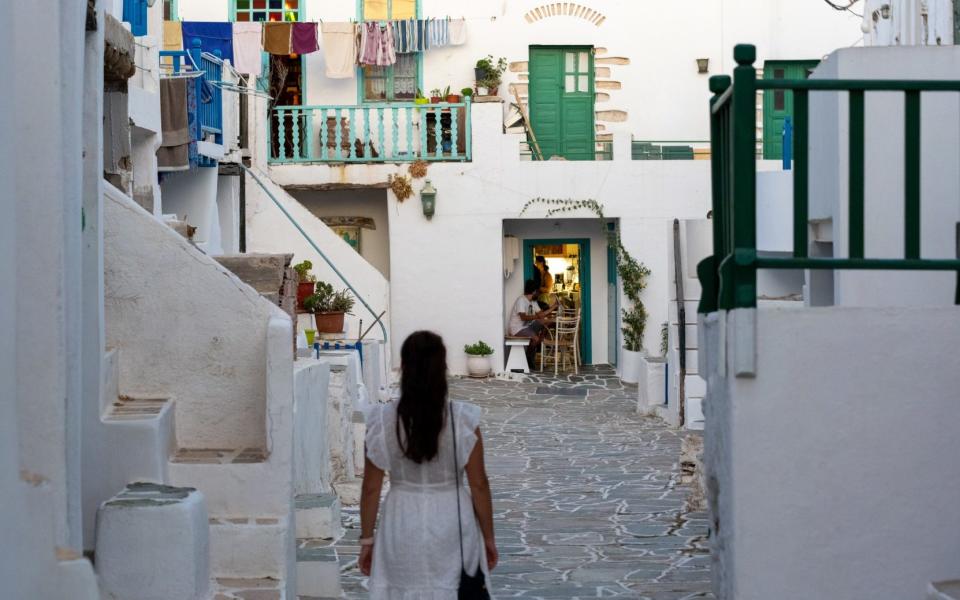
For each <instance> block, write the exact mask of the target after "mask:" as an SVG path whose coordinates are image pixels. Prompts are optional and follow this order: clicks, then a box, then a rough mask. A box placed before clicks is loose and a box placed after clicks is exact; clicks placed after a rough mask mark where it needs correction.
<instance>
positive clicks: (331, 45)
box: [321, 23, 357, 79]
mask: <svg viewBox="0 0 960 600" xmlns="http://www.w3.org/2000/svg"><path fill="white" fill-rule="evenodd" d="M321 31H322V32H323V59H324V61H325V62H326V63H327V68H326V73H327V77H329V78H330V79H349V78H351V77H354V76H356V74H357V48H356V39H357V36H356V33H355V32H356V28H355V26H354V24H353V23H323V24H322V26H321Z"/></svg>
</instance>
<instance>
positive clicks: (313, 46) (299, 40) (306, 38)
mask: <svg viewBox="0 0 960 600" xmlns="http://www.w3.org/2000/svg"><path fill="white" fill-rule="evenodd" d="M290 39H291V44H292V48H293V53H294V54H310V53H311V52H316V51H317V50H319V49H320V48H319V46H318V45H317V24H316V23H294V24H293V34H292V35H291V36H290Z"/></svg>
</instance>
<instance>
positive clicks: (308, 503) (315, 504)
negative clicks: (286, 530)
mask: <svg viewBox="0 0 960 600" xmlns="http://www.w3.org/2000/svg"><path fill="white" fill-rule="evenodd" d="M293 506H294V509H295V510H296V522H297V538H298V539H301V538H308V539H328V540H329V539H335V538H337V537H340V534H341V532H342V527H341V524H340V498H338V497H337V495H336V494H334V493H330V494H299V495H297V496H296V497H295V498H294V500H293Z"/></svg>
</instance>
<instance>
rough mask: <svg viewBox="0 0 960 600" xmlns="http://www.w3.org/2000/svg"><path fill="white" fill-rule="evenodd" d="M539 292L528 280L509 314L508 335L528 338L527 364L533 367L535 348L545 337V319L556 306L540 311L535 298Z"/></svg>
mask: <svg viewBox="0 0 960 600" xmlns="http://www.w3.org/2000/svg"><path fill="white" fill-rule="evenodd" d="M539 292H540V288H539V286H538V285H537V282H536V281H534V280H533V279H528V280H527V281H526V283H524V285H523V295H522V296H520V297H519V298H517V301H516V302H514V303H513V309H512V310H511V312H510V323H509V329H510V331H509V333H510V335H511V336H513V337H525V338H530V343H529V344H527V364H529V365H533V359H534V357H535V356H536V354H537V348H539V347H540V344H541V343H543V340H544V338H546V337H547V319H548V318H549V317H550V315H552V314H553V313H554V312H555V311H556V310H557V307H556V306H552V307H549V308H546V309H541V308H540V305H539V304H537V301H536V297H537V294H538V293H539Z"/></svg>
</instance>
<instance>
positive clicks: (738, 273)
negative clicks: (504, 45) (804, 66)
mask: <svg viewBox="0 0 960 600" xmlns="http://www.w3.org/2000/svg"><path fill="white" fill-rule="evenodd" d="M734 60H736V62H737V67H736V68H735V69H734V73H733V79H732V80H731V78H730V77H729V76H725V75H722V76H715V77H711V78H710V91H711V92H713V94H714V95H713V97H712V98H711V99H710V111H711V120H710V138H711V140H710V143H711V162H712V165H711V168H712V179H713V183H712V193H713V256H710V257H708V258H706V259H704V260H703V261H701V263H700V264H699V265H698V266H697V274H698V277H699V279H700V283H701V286H702V288H703V295H702V297H701V299H700V307H699V312H701V313H710V312H713V311H715V310H718V309H733V308H752V307H755V306H756V305H757V270H758V269H860V270H869V269H873V270H910V271H921V270H922V271H957V276H958V286H957V298H956V302H957V304H960V259H957V260H955V259H925V258H922V257H921V256H920V117H921V114H920V95H921V92H960V81H920V80H917V81H902V80H889V81H887V80H844V79H831V80H824V79H819V80H816V79H814V80H811V79H807V80H785V79H777V80H762V81H758V80H757V72H756V69H755V68H754V66H753V62H754V61H755V60H756V49H755V48H754V47H753V46H750V45H739V46H737V47H736V48H735V49H734ZM758 90H790V91H792V92H793V101H794V117H793V158H794V176H793V253H792V256H790V257H787V258H784V257H761V256H758V254H757V190H756V180H757V168H756V156H755V152H756V144H757V139H756V120H757V116H756V115H757V113H756V95H757V91H758ZM815 91H832V92H848V93H849V97H850V108H849V112H850V128H849V130H850V133H849V139H850V144H849V152H850V154H849V177H850V185H849V230H848V236H849V256H848V257H847V258H812V257H810V256H809V254H808V246H809V236H808V230H807V228H808V221H809V187H808V186H809V176H810V163H809V139H810V138H809V126H810V113H809V109H810V104H809V102H810V92H815ZM866 92H902V93H903V94H904V96H905V148H904V156H905V159H904V160H905V164H904V167H905V186H904V187H905V189H904V215H905V219H904V222H905V226H904V256H903V258H895V259H891V258H868V257H866V256H865V254H864V239H865V235H864V205H865V203H864V196H865V186H864V172H865V169H864V164H865V161H864V138H865V135H864V134H865V130H866V127H865V119H864V96H865V93H866Z"/></svg>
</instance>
